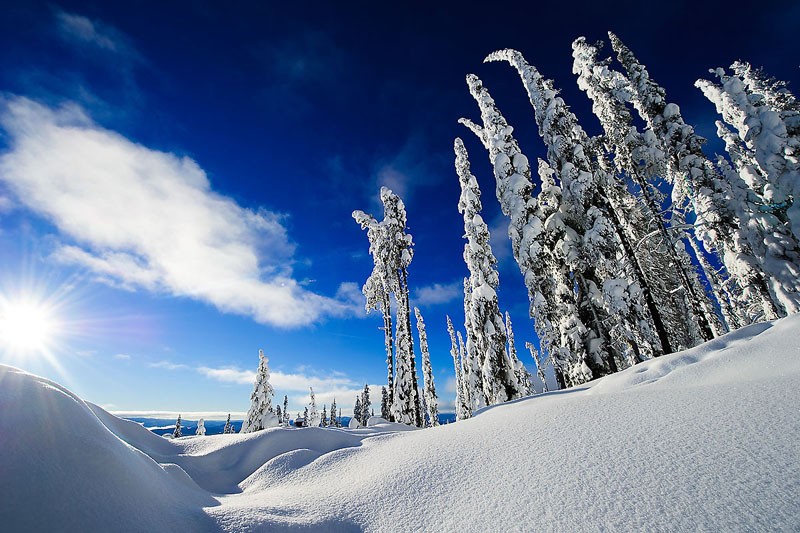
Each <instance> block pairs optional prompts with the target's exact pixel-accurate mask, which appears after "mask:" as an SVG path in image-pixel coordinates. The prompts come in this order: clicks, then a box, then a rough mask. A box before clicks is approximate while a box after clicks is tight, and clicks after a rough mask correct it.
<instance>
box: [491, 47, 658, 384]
mask: <svg viewBox="0 0 800 533" xmlns="http://www.w3.org/2000/svg"><path fill="white" fill-rule="evenodd" d="M486 61H506V62H508V63H509V64H510V65H512V66H513V67H514V68H516V70H517V72H518V73H519V76H520V78H521V79H522V82H523V85H524V86H525V89H526V91H527V92H528V97H529V100H530V103H531V105H532V106H533V109H534V115H535V118H536V124H537V126H538V127H539V134H540V136H541V137H542V140H543V141H544V144H545V145H546V147H547V158H548V162H549V163H550V165H551V166H552V168H553V170H555V171H556V174H557V176H558V177H559V178H560V180H561V184H562V190H563V191H564V193H565V195H564V200H566V201H567V202H568V203H569V212H568V213H567V214H568V215H569V216H568V217H567V220H569V221H570V225H571V227H572V229H573V230H575V231H576V232H577V233H578V236H579V238H580V242H579V243H578V244H579V246H578V247H577V250H576V251H577V252H578V255H577V257H576V258H575V260H574V261H573V263H572V264H571V265H570V266H571V267H572V270H573V272H574V274H575V277H576V281H577V284H576V285H577V288H578V295H579V297H580V298H581V299H582V300H584V302H585V304H584V305H582V306H580V307H579V312H582V313H583V315H584V316H583V319H582V321H583V323H584V324H586V325H589V326H590V327H591V331H593V332H594V333H596V335H597V336H596V337H595V340H596V341H600V342H594V343H592V344H595V345H596V346H595V347H594V349H592V350H590V351H591V352H592V355H593V357H592V358H589V359H587V360H586V361H585V362H586V364H587V365H588V366H589V368H590V369H591V370H592V374H593V376H595V377H597V376H599V375H602V374H603V373H607V372H615V371H616V370H617V368H618V365H619V364H620V363H622V362H624V361H626V360H629V359H637V360H641V359H643V358H648V357H651V356H655V355H660V354H662V353H665V352H669V351H671V346H670V344H669V339H668V336H667V335H666V332H665V331H664V326H663V322H662V321H661V320H660V313H659V311H658V309H657V307H656V306H655V303H654V302H653V300H652V295H651V293H650V290H649V287H648V284H647V280H646V278H645V277H644V276H643V273H642V269H641V265H639V262H638V261H637V259H636V256H635V254H634V252H633V244H632V243H631V242H630V239H629V237H628V236H627V235H626V232H625V231H624V229H623V226H624V224H623V222H622V221H623V218H624V215H625V213H624V203H623V202H624V200H625V198H626V195H627V190H626V189H625V188H624V187H622V186H620V184H619V183H617V182H615V181H614V180H612V179H611V177H610V176H609V173H608V172H607V171H606V169H605V168H604V166H603V165H602V164H601V162H600V161H598V159H599V158H598V157H597V150H596V147H595V144H596V143H595V142H594V141H593V140H592V139H590V138H589V137H588V135H587V134H586V132H585V131H584V130H583V128H581V126H580V124H579V123H578V120H577V117H576V116H575V115H574V114H573V113H572V112H571V111H570V109H569V108H568V107H567V105H566V104H565V103H564V101H563V100H562V99H561V98H560V97H558V96H557V92H556V90H555V89H554V87H553V84H552V81H551V80H546V79H544V77H543V76H542V75H541V74H540V73H539V71H538V70H537V69H536V68H535V67H534V66H532V65H530V64H529V63H528V62H527V61H525V58H524V57H522V54H520V53H519V52H517V51H516V50H501V51H498V52H495V53H493V54H490V55H489V56H488V57H487V58H486ZM590 348H592V347H591V346H590Z"/></svg>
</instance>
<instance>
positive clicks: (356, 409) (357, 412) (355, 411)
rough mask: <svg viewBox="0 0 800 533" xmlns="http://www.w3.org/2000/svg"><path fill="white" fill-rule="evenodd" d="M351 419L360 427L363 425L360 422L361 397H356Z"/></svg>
mask: <svg viewBox="0 0 800 533" xmlns="http://www.w3.org/2000/svg"><path fill="white" fill-rule="evenodd" d="M353 418H355V419H356V420H357V421H358V423H359V424H361V425H362V426H363V425H364V422H363V421H362V420H361V396H356V403H355V405H354V406H353Z"/></svg>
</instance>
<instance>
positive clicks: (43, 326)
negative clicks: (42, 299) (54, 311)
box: [0, 302, 56, 353]
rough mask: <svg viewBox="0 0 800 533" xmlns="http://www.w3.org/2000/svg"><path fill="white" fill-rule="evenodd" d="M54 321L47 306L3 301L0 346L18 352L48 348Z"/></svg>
mask: <svg viewBox="0 0 800 533" xmlns="http://www.w3.org/2000/svg"><path fill="white" fill-rule="evenodd" d="M55 331H56V321H55V319H54V318H53V316H52V315H51V313H50V311H49V310H48V309H47V307H45V306H43V305H41V304H37V303H34V302H5V303H4V304H3V305H2V307H0V347H2V348H5V349H7V350H11V351H14V352H18V353H33V352H37V351H44V350H46V349H47V348H48V345H49V343H50V342H51V341H52V339H53V335H54V333H55Z"/></svg>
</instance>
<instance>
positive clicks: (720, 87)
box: [695, 63, 800, 315]
mask: <svg viewBox="0 0 800 533" xmlns="http://www.w3.org/2000/svg"><path fill="white" fill-rule="evenodd" d="M731 68H732V69H733V71H734V73H733V74H732V75H729V74H727V73H726V72H725V70H724V69H722V68H719V69H716V70H712V71H711V72H712V73H714V74H716V76H717V78H718V79H719V84H716V83H713V82H711V81H708V80H698V81H697V83H696V84H695V85H697V87H699V88H700V89H701V90H702V91H703V94H705V96H706V97H707V98H708V99H709V100H710V101H711V102H712V103H714V105H715V107H716V109H717V112H718V113H720V115H722V118H723V120H724V122H725V123H727V124H728V125H729V126H731V127H733V128H734V129H735V130H736V133H735V134H734V133H733V132H732V131H730V130H729V129H728V128H727V127H726V125H725V123H723V122H722V121H717V133H718V135H719V137H720V138H721V139H722V140H723V141H724V142H725V149H726V151H727V152H728V155H729V156H730V159H731V162H732V164H733V168H732V169H730V170H733V171H734V172H730V171H729V172H725V173H724V174H725V175H726V176H727V178H728V181H729V182H736V183H739V184H740V187H739V189H745V190H746V192H745V193H744V194H741V195H740V197H739V202H740V205H743V206H744V211H745V214H744V216H742V218H745V220H743V223H745V224H746V230H747V240H748V242H749V244H750V245H751V247H752V250H753V252H754V254H755V255H756V257H757V258H758V259H759V260H760V264H761V268H762V269H763V271H764V273H765V274H766V279H767V283H768V287H769V290H770V294H771V296H772V299H773V302H774V303H775V304H776V306H777V307H778V308H779V310H780V312H781V314H782V315H783V314H789V313H796V312H797V311H799V310H800V249H799V247H798V238H800V212H798V213H797V214H795V211H797V209H798V208H797V206H796V205H795V204H796V203H795V202H793V199H794V198H797V197H798V194H800V163H798V157H797V155H796V154H799V153H800V143H796V144H795V143H792V138H791V136H790V135H789V133H788V132H789V130H790V128H789V127H787V125H786V123H785V122H784V120H783V118H782V116H781V111H782V110H781V109H780V108H778V107H777V106H775V105H770V104H769V103H768V102H769V99H768V98H767V96H766V95H765V94H763V93H759V92H756V91H758V90H759V89H761V90H762V91H764V92H766V91H765V89H764V88H766V87H769V86H770V83H769V82H767V81H765V80H766V78H765V77H764V76H763V74H760V73H757V72H756V73H755V74H754V70H753V69H752V67H751V66H750V65H749V64H747V63H734V64H733V66H732V67H731ZM754 77H755V78H758V79H759V80H760V81H761V83H755V84H754V83H753V81H752V80H753V79H754ZM746 80H749V81H750V83H747V81H746ZM774 84H775V82H772V85H774ZM781 93H782V95H783V96H784V97H785V98H787V99H789V100H790V101H792V100H793V96H792V95H791V93H789V92H788V91H786V90H785V89H783V90H782V91H781ZM793 144H794V145H793ZM723 168H724V167H723ZM793 216H795V218H797V220H792V217H793Z"/></svg>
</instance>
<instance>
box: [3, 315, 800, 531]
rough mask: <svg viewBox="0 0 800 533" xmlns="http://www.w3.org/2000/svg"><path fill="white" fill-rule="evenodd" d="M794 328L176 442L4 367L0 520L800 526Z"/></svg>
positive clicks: (32, 526)
mask: <svg viewBox="0 0 800 533" xmlns="http://www.w3.org/2000/svg"><path fill="white" fill-rule="evenodd" d="M799 335H800V316H793V317H789V318H787V319H784V320H781V321H778V322H775V323H774V324H759V325H754V326H750V327H747V328H743V329H741V330H739V331H736V332H734V333H732V334H729V335H727V336H725V337H722V338H720V339H717V340H715V341H712V342H709V343H706V344H704V345H702V346H699V347H697V348H694V349H692V350H688V351H685V352H681V353H677V354H673V355H670V356H666V357H662V358H659V359H657V360H653V361H649V362H647V363H643V364H640V365H637V366H635V367H633V368H630V369H628V370H626V371H624V372H621V373H619V374H615V375H613V376H609V377H607V378H604V379H601V380H598V381H596V382H593V383H590V384H587V385H586V386H585V387H582V388H580V389H571V390H568V391H557V392H553V393H548V394H544V395H539V396H535V397H531V398H525V399H522V400H518V401H516V402H512V403H508V404H504V405H499V406H493V407H489V408H485V409H483V410H481V411H480V412H478V413H477V414H476V416H475V417H474V418H472V419H470V420H467V421H463V422H459V423H457V424H447V425H444V426H440V427H437V428H433V429H426V430H421V431H397V428H396V427H395V425H394V424H389V423H378V421H377V420H375V422H376V423H375V425H372V424H370V425H369V427H366V428H359V429H356V430H347V429H332V428H302V429H286V428H275V429H269V430H265V431H261V432H257V433H252V434H245V435H239V434H235V435H213V436H208V437H194V436H192V437H185V438H182V439H178V440H175V441H166V440H164V439H160V438H159V437H156V436H154V435H152V434H151V433H150V432H148V431H147V430H146V429H144V428H142V427H141V426H140V425H139V424H136V423H132V422H125V421H122V420H119V419H117V418H115V417H113V416H112V415H109V414H108V413H106V412H105V411H103V410H102V409H100V408H98V407H96V406H91V405H87V404H85V403H84V402H82V401H81V400H79V399H78V398H75V397H74V396H73V395H72V394H71V393H69V392H68V391H66V390H64V389H63V388H61V387H59V386H58V385H56V384H54V383H51V382H49V381H47V380H44V379H41V378H37V377H35V376H31V375H28V374H25V373H22V372H21V371H19V370H16V369H12V368H9V367H0V406H2V410H1V411H0V439H2V440H0V442H1V443H2V454H0V480H2V483H0V524H3V527H4V528H5V529H8V530H11V531H16V530H47V529H58V530H72V531H88V530H103V529H109V528H111V529H115V530H148V531H164V530H169V529H173V530H174V529H178V530H192V531H206V530H207V531H218V530H225V531H241V530H250V531H253V530H256V531H257V530H287V529H315V530H325V531H331V530H333V531H348V530H354V531H356V530H368V531H407V530H425V531H456V530H459V531H515V530H527V531H530V530H548V531H587V530H588V531H595V530H608V529H611V530H619V529H622V530H648V531H650V530H653V531H665V530H670V531H675V530H679V531H682V530H713V531H720V530H722V531H730V530H732V531H752V530H798V529H800V501H798V498H797V494H800V461H798V457H800V444H798V442H799V441H800V439H798V437H800V422H799V421H798V416H797V413H798V406H799V405H800V344H798V343H797V342H796V339H797V338H798V336H799ZM161 465H163V466H161ZM177 524H180V525H179V526H178V525H177ZM9 526H10V527H9Z"/></svg>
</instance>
